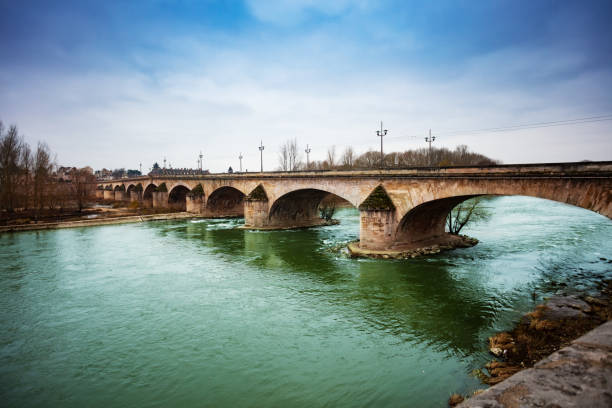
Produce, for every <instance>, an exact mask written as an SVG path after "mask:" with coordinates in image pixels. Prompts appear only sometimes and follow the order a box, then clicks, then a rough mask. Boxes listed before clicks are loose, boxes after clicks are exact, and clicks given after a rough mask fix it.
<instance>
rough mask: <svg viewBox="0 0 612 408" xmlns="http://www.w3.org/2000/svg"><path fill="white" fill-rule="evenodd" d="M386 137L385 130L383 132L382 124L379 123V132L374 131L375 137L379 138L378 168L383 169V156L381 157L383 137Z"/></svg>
mask: <svg viewBox="0 0 612 408" xmlns="http://www.w3.org/2000/svg"><path fill="white" fill-rule="evenodd" d="M386 135H387V129H384V130H383V123H382V121H380V130H377V131H376V136H378V137H380V168H381V169H382V168H383V167H384V160H385V156H384V155H383V137H384V136H386Z"/></svg>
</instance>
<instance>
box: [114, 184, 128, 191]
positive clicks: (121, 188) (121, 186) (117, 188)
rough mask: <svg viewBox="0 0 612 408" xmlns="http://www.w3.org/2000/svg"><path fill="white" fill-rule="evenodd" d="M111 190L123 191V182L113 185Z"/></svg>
mask: <svg viewBox="0 0 612 408" xmlns="http://www.w3.org/2000/svg"><path fill="white" fill-rule="evenodd" d="M113 191H115V192H117V191H125V185H124V184H117V185H116V186H115V188H114V189H113Z"/></svg>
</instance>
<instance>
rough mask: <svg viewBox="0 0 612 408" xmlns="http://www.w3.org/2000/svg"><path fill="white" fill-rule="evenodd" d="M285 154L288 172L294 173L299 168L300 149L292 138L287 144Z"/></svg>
mask: <svg viewBox="0 0 612 408" xmlns="http://www.w3.org/2000/svg"><path fill="white" fill-rule="evenodd" d="M287 153H288V157H289V170H291V171H295V170H298V169H299V167H300V164H301V163H300V162H301V158H300V149H299V148H298V144H297V139H296V138H293V139H292V140H289V141H288V142H287Z"/></svg>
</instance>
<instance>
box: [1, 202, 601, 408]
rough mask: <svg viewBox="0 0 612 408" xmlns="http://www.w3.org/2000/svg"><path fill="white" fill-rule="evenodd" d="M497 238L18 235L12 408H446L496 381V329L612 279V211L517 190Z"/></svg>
mask: <svg viewBox="0 0 612 408" xmlns="http://www.w3.org/2000/svg"><path fill="white" fill-rule="evenodd" d="M487 206H488V207H489V210H490V212H491V217H490V219H489V220H488V221H486V222H483V223H480V224H476V225H472V226H470V227H469V228H467V229H466V230H465V231H464V232H465V233H467V234H468V235H470V236H474V237H476V238H478V239H479V240H480V243H479V244H478V245H476V246H475V247H473V248H469V249H460V250H455V251H451V252H447V253H443V254H440V255H438V256H435V257H432V258H429V259H416V260H403V261H397V260H369V259H350V258H347V257H346V256H345V255H344V253H343V251H340V250H338V249H337V247H338V246H340V244H342V243H346V242H349V241H351V240H354V239H357V238H358V234H359V217H358V212H357V210H354V209H343V210H340V211H338V212H337V215H336V218H339V219H340V220H341V224H340V225H337V226H330V227H321V228H314V229H307V230H295V231H266V232H258V231H245V230H241V229H237V228H236V227H237V226H239V225H241V224H242V222H243V221H242V220H192V221H172V222H163V221H159V222H149V223H142V224H125V225H113V226H101V227H89V228H78V229H65V230H55V231H40V232H22V233H13V234H2V235H0V270H1V274H0V293H1V295H0V322H1V327H0V328H1V330H0V401H2V406H4V407H35V406H45V407H83V406H87V407H109V406H112V407H133V406H138V407H171V406H180V407H203V406H214V407H289V406H290V407H309V408H310V407H321V406H330V407H332V406H333V407H360V406H364V407H365V406H376V407H398V406H408V407H444V406H446V401H447V399H448V397H449V396H450V395H451V394H452V393H454V392H459V393H470V392H472V391H474V390H476V389H478V388H484V386H483V385H481V384H480V382H479V380H478V379H477V378H476V377H475V376H474V375H472V371H473V370H474V369H475V368H478V367H481V366H482V365H483V364H484V363H485V362H487V361H488V360H490V358H491V357H490V356H489V354H488V351H487V343H486V339H487V337H488V336H490V335H491V334H492V333H494V332H496V331H499V330H503V329H508V328H510V327H512V325H513V322H514V321H516V319H517V318H518V317H519V316H520V315H522V314H523V313H525V312H526V311H528V310H530V309H531V308H532V307H533V305H534V302H539V301H541V300H542V299H543V298H544V297H546V296H549V295H550V294H553V293H556V292H559V291H565V292H576V291H578V292H588V291H592V290H594V288H595V287H596V285H597V283H598V282H600V281H601V280H602V279H604V278H608V279H610V278H612V261H610V259H612V222H611V221H610V220H609V219H607V218H605V217H603V216H600V215H598V214H595V213H592V212H589V211H586V210H583V209H580V208H576V207H571V206H568V205H564V204H559V203H556V202H551V201H546V200H541V199H535V198H527V197H499V198H495V199H491V200H489V201H488V202H487Z"/></svg>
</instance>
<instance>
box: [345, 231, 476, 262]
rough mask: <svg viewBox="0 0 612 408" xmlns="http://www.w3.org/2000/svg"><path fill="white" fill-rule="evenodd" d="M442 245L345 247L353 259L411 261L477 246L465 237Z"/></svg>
mask: <svg viewBox="0 0 612 408" xmlns="http://www.w3.org/2000/svg"><path fill="white" fill-rule="evenodd" d="M449 238H452V239H448V240H447V242H446V243H444V244H433V245H429V246H423V247H418V248H412V247H409V248H402V247H401V246H400V247H397V248H392V249H378V250H377V249H366V248H361V247H360V246H359V241H355V242H351V243H349V244H348V245H347V248H348V251H349V254H350V256H351V257H353V258H382V259H411V258H417V257H421V256H428V255H436V254H439V253H440V252H443V251H449V250H451V249H457V248H470V247H473V246H474V245H476V244H478V240H477V239H476V238H472V237H468V236H467V235H453V236H450V237H449Z"/></svg>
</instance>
